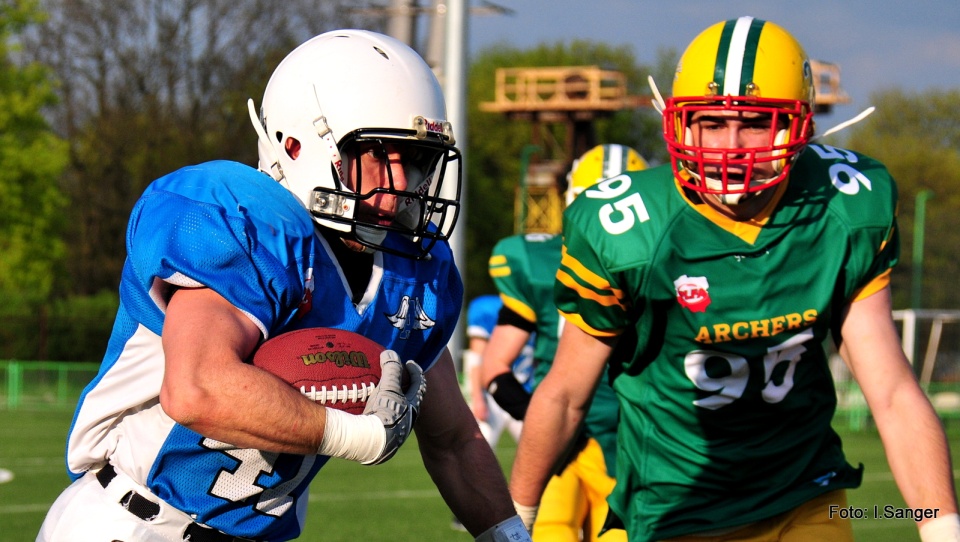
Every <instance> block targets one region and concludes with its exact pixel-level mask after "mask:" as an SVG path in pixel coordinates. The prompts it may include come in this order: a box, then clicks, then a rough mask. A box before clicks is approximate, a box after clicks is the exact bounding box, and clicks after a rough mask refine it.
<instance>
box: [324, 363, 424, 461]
mask: <svg viewBox="0 0 960 542" xmlns="http://www.w3.org/2000/svg"><path fill="white" fill-rule="evenodd" d="M404 369H406V372H407V374H408V375H409V376H410V387H409V388H408V389H407V392H406V393H403V388H402V387H401V384H400V382H401V378H402V377H403V370H404ZM426 389H427V382H426V379H425V378H424V377H423V369H421V368H420V366H419V365H417V364H416V362H413V361H408V362H407V363H406V364H405V365H404V364H401V363H400V356H398V355H397V353H396V352H394V351H393V350H384V351H383V353H381V354H380V383H379V384H378V385H377V388H376V389H375V390H374V392H373V393H372V394H371V395H370V398H369V399H367V405H366V407H365V408H364V409H363V414H361V415H359V416H358V415H355V414H349V413H347V412H343V411H340V410H335V409H332V408H327V423H326V426H325V427H324V430H323V440H322V441H321V442H320V448H319V449H318V450H317V453H318V454H320V455H326V456H330V457H340V458H343V459H349V460H351V461H357V462H359V463H362V464H364V465H379V464H380V463H383V462H385V461H386V460H388V459H390V458H391V457H393V455H394V454H396V453H397V450H399V449H400V445H401V444H403V442H404V441H405V440H407V437H408V436H409V435H410V431H412V430H413V424H414V423H415V422H416V419H417V414H418V413H419V412H420V402H421V401H422V400H423V394H424V393H425V392H426Z"/></svg>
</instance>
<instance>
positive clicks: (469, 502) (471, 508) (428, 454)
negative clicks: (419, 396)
mask: <svg viewBox="0 0 960 542" xmlns="http://www.w3.org/2000/svg"><path fill="white" fill-rule="evenodd" d="M418 442H419V444H420V452H421V455H422V456H423V464H424V466H425V467H426V469H427V472H429V473H430V477H431V478H432V479H433V481H434V483H435V484H436V485H437V488H438V489H439V490H440V494H441V495H442V496H443V499H444V501H445V502H446V503H447V506H449V507H450V510H451V511H452V512H453V513H454V515H456V517H457V519H459V520H460V521H461V522H462V523H463V525H464V527H466V528H467V530H468V531H470V533H471V534H473V536H478V535H479V534H480V533H482V532H484V531H486V530H487V529H489V528H490V527H492V526H494V525H496V524H497V523H499V522H501V521H503V520H505V519H507V518H509V517H511V516H513V515H515V514H516V512H515V511H514V509H513V506H512V505H511V501H510V494H509V492H508V491H507V482H506V479H505V478H504V475H503V471H502V470H501V468H500V464H499V462H498V461H497V458H496V456H495V455H494V454H493V451H492V450H491V449H490V445H489V444H487V442H486V440H484V439H483V436H482V435H481V434H480V432H479V430H478V431H477V432H476V434H475V435H474V436H472V437H471V438H469V439H468V440H465V441H461V442H460V444H459V445H458V446H456V447H453V448H450V447H445V446H435V445H432V444H431V442H430V440H429V439H424V438H421V436H420V434H419V433H418Z"/></svg>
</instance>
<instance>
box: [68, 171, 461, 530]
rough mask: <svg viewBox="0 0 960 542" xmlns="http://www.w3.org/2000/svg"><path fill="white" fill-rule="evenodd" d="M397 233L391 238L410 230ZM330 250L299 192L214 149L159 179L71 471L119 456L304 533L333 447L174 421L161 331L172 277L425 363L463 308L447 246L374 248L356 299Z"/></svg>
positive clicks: (214, 500)
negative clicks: (255, 439)
mask: <svg viewBox="0 0 960 542" xmlns="http://www.w3.org/2000/svg"><path fill="white" fill-rule="evenodd" d="M388 236H389V237H388V239H387V241H386V242H387V243H388V244H389V245H390V246H393V247H394V248H399V247H400V246H401V245H402V244H404V243H412V242H413V241H411V240H409V239H407V238H404V237H402V236H399V235H395V234H392V233H391V234H388ZM332 254H333V252H332V251H331V248H330V247H329V246H328V245H327V243H326V241H325V240H324V239H323V238H322V236H319V235H317V234H316V232H315V230H314V223H313V220H312V219H311V217H310V215H309V214H308V213H307V211H306V210H305V209H304V208H303V206H302V205H301V204H300V203H299V201H298V200H297V199H296V198H295V197H294V196H293V195H292V194H291V193H290V192H289V191H287V190H286V189H285V188H283V187H282V186H280V185H279V184H278V183H276V182H274V181H273V180H271V179H270V178H269V177H268V176H266V175H264V174H263V173H261V172H259V171H257V170H255V169H252V168H250V167H247V166H244V165H241V164H237V163H233V162H226V161H216V162H210V163H206V164H201V165H198V166H193V167H187V168H184V169H181V170H179V171H176V172H174V173H172V174H170V175H167V176H165V177H162V178H160V179H158V180H157V181H155V182H154V183H152V184H151V185H150V186H149V187H148V188H147V190H146V191H145V192H144V194H143V195H142V197H141V198H140V200H139V201H138V202H137V204H136V205H135V207H134V209H133V212H132V214H131V218H130V223H129V226H128V230H127V260H126V262H125V264H124V269H123V275H122V280H121V284H120V309H119V311H118V314H117V318H116V321H115V324H114V328H113V333H112V335H111V337H110V342H109V346H108V348H107V352H106V354H105V356H104V360H103V363H102V365H101V368H100V372H99V374H98V375H97V377H96V378H95V379H94V380H93V382H91V383H90V384H89V385H88V386H87V388H86V389H85V390H84V392H83V395H82V396H81V398H80V402H79V405H78V407H77V410H76V413H75V415H74V419H73V423H72V425H71V429H70V434H69V437H68V440H67V468H68V471H69V474H70V476H71V477H72V478H74V479H76V478H78V477H79V476H81V475H82V474H83V472H84V471H87V470H89V469H96V468H99V467H101V466H103V465H104V464H105V463H106V462H107V461H109V462H110V463H112V464H114V465H115V466H116V467H117V468H118V469H119V470H122V471H123V472H125V473H127V474H128V475H130V476H131V477H132V478H134V480H136V481H137V482H139V483H141V484H142V485H144V486H145V487H147V488H149V489H150V490H151V491H152V492H153V493H154V494H155V495H157V496H158V497H160V498H162V499H163V500H165V501H166V502H167V503H169V504H171V505H172V506H174V507H176V508H178V509H180V510H181V511H183V512H186V513H187V514H190V515H191V516H193V517H194V518H195V519H196V521H197V522H198V523H202V524H205V525H208V526H211V527H214V528H216V529H219V530H221V531H224V532H227V533H230V534H232V535H234V536H240V537H247V538H255V539H269V540H289V539H292V538H296V537H297V536H298V535H299V534H300V531H301V529H302V526H303V521H304V516H305V511H306V504H307V494H306V490H307V487H308V485H309V483H310V481H311V480H312V479H313V477H314V476H315V475H316V474H317V472H318V471H319V470H320V469H321V468H322V467H323V465H324V464H325V463H326V461H327V459H329V458H327V457H324V456H315V455H309V456H301V455H294V454H277V453H267V452H262V451H259V450H250V449H239V448H237V447H235V446H232V445H230V444H226V443H223V442H218V441H215V440H213V439H209V438H204V437H203V436H202V435H200V434H198V433H196V432H194V431H191V430H190V429H187V428H186V427H183V426H181V425H179V424H177V423H176V422H174V421H173V420H172V419H171V418H170V417H169V416H167V415H166V414H165V413H164V412H163V410H162V408H161V407H160V403H159V392H160V384H161V381H162V379H163V372H164V356H163V350H162V346H161V340H160V334H161V331H162V329H163V323H164V314H165V307H166V301H167V300H169V296H170V295H171V293H172V291H173V289H174V288H176V287H198V286H203V287H208V288H211V289H213V290H215V291H216V292H218V293H219V294H220V295H222V296H223V297H224V298H226V299H227V300H228V301H230V302H231V303H232V304H233V305H234V306H236V307H237V308H238V309H240V310H241V311H243V312H244V314H246V315H247V316H248V317H249V318H250V319H251V321H253V322H254V323H255V324H256V325H257V326H258V327H259V328H260V330H261V332H262V333H263V336H264V338H269V337H272V336H275V335H278V334H280V333H284V332H286V331H292V330H295V329H300V328H307V327H321V326H322V327H336V328H340V329H346V330H349V331H354V332H357V333H360V334H361V335H364V336H366V337H369V338H370V339H372V340H374V341H376V342H378V343H380V344H382V345H384V346H385V347H386V348H390V349H393V350H396V351H397V353H398V354H399V355H400V358H401V359H412V360H415V361H417V362H418V363H419V364H420V365H421V366H422V367H423V368H424V369H425V370H428V369H429V368H430V367H431V366H432V365H433V364H434V362H435V361H436V360H437V359H438V357H439V356H440V354H441V353H442V352H443V350H444V348H445V346H446V344H447V342H448V340H449V339H450V336H451V333H452V332H453V330H454V325H455V323H456V321H457V318H458V317H459V313H460V308H461V299H462V292H463V285H462V283H461V281H460V276H459V273H458V271H457V269H456V266H455V265H454V262H453V258H452V255H451V253H450V249H449V247H448V245H446V244H443V243H438V244H437V245H436V246H434V247H433V249H432V251H431V255H430V257H429V258H427V259H425V260H419V261H415V260H411V259H408V258H403V257H401V256H393V255H390V254H385V253H382V252H378V253H376V254H375V255H374V268H373V273H372V276H371V280H370V286H369V287H368V288H367V290H366V291H365V294H364V296H363V298H362V299H361V301H360V302H359V303H356V304H355V303H353V302H352V301H351V298H350V297H351V296H350V293H349V292H350V289H349V286H348V285H347V281H346V278H345V277H344V274H343V271H342V270H341V269H340V267H339V265H338V264H337V262H336V260H335V259H334V257H333V255H332Z"/></svg>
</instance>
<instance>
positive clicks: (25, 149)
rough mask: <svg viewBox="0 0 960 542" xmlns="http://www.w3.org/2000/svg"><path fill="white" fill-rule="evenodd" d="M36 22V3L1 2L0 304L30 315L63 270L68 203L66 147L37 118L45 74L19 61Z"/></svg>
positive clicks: (50, 98)
mask: <svg viewBox="0 0 960 542" xmlns="http://www.w3.org/2000/svg"><path fill="white" fill-rule="evenodd" d="M40 17H41V14H40V12H39V11H38V9H37V5H36V2H33V1H26V0H20V1H18V0H4V1H0V194H2V196H0V298H2V299H3V301H4V307H3V308H4V310H5V311H10V310H25V311H27V312H34V311H36V310H37V309H38V307H39V306H40V305H41V304H42V303H43V302H45V301H47V300H48V299H49V298H50V296H51V294H52V293H53V286H54V282H55V278H56V277H58V276H61V275H62V274H63V271H64V267H63V264H64V256H65V251H64V243H63V241H62V240H61V234H62V231H63V226H64V223H65V219H64V211H65V209H66V204H67V199H66V198H65V197H64V195H63V194H62V193H61V191H60V189H59V187H58V179H59V176H60V173H61V172H62V171H63V168H64V166H65V165H66V163H67V145H66V143H65V142H64V141H63V140H62V139H60V138H59V137H57V136H56V135H55V134H54V133H53V131H52V129H51V127H50V125H49V124H48V123H47V121H46V120H45V118H44V116H43V109H44V108H46V107H49V106H51V105H52V104H54V102H55V100H56V94H55V91H54V83H53V79H52V77H51V74H50V71H49V70H48V69H46V67H44V66H42V65H40V64H38V63H36V62H29V61H21V60H22V59H21V58H20V57H21V47H20V42H19V39H20V37H21V35H22V32H23V31H24V29H25V28H27V26H28V25H30V24H31V23H34V22H37V21H38V20H39V19H40Z"/></svg>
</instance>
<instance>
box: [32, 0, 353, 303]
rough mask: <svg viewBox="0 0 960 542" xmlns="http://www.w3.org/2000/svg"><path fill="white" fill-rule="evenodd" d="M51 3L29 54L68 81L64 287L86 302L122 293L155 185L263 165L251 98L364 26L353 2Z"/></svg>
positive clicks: (62, 127) (61, 114)
mask: <svg viewBox="0 0 960 542" xmlns="http://www.w3.org/2000/svg"><path fill="white" fill-rule="evenodd" d="M42 4H43V5H44V6H45V7H46V9H47V10H48V12H49V14H50V17H49V19H48V20H46V21H45V22H44V23H43V24H41V25H38V26H37V27H36V28H34V29H33V31H32V32H30V33H29V34H28V35H27V36H26V38H25V40H24V43H25V51H26V52H27V53H28V56H29V57H30V58H32V59H34V60H39V61H42V62H43V63H45V64H47V65H49V66H51V67H52V69H53V70H54V71H55V73H56V75H57V77H58V79H59V80H60V81H62V86H61V88H60V94H61V97H62V101H61V103H60V105H59V107H57V108H56V109H55V110H54V114H53V118H54V119H56V123H55V125H56V127H57V129H58V130H59V132H60V135H62V136H64V137H65V138H67V140H68V141H69V142H70V164H69V168H68V170H67V173H66V175H65V176H64V177H63V178H62V188H63V191H64V193H65V194H66V196H67V197H68V198H69V199H70V202H71V205H70V214H69V223H70V228H69V230H68V232H67V237H66V240H67V249H68V251H69V259H70V261H71V268H70V270H71V272H70V275H69V277H64V279H65V280H68V281H69V282H68V283H67V284H65V289H67V290H68V291H69V292H71V293H75V294H82V295H88V294H93V293H96V292H98V291H101V290H104V289H106V290H109V291H115V289H116V285H117V283H118V281H119V277H120V269H121V268H122V265H123V260H124V257H125V253H126V251H125V248H124V232H125V229H126V222H127V217H128V215H129V212H130V209H131V208H132V206H133V203H134V202H135V201H136V199H137V197H138V196H139V195H140V193H141V192H142V190H143V189H144V188H145V187H146V185H147V184H148V183H150V182H151V181H152V180H154V179H155V178H157V177H158V176H160V175H163V174H166V173H168V172H170V171H173V170H175V169H178V168H180V167H183V166H186V165H190V164H194V163H198V162H203V161H206V160H211V159H218V158H222V159H231V160H237V161H241V162H244V163H248V164H251V165H252V164H255V163H256V159H257V157H256V143H255V142H256V139H255V137H256V136H255V135H254V132H253V130H252V128H251V127H250V125H249V124H250V121H249V117H248V115H247V104H246V101H247V98H248V97H252V98H254V100H255V102H257V105H258V106H259V100H260V97H261V96H262V95H263V89H264V87H265V86H266V83H267V79H268V78H269V76H270V74H271V73H272V71H273V69H274V68H275V67H276V65H277V63H278V62H279V61H280V59H282V58H283V57H284V56H285V55H286V54H287V53H288V52H289V51H290V50H291V49H293V48H294V47H295V46H296V45H298V44H300V43H301V42H303V41H304V40H306V39H307V38H309V37H311V36H313V35H315V34H318V33H320V32H322V31H325V30H329V29H331V28H337V27H345V26H357V21H356V20H352V19H350V18H349V17H350V15H348V14H346V11H345V10H343V9H342V8H343V7H344V6H346V5H349V4H350V2H346V1H337V2H321V3H318V2H314V1H309V0H291V1H289V2H272V1H269V0H243V1H236V0H205V1H201V2H168V1H165V0H112V1H111V2H102V1H100V0H72V1H70V2H63V1H62V0H42ZM370 26H371V25H370V24H368V25H367V27H370ZM334 76H338V77H346V76H349V74H334Z"/></svg>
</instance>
